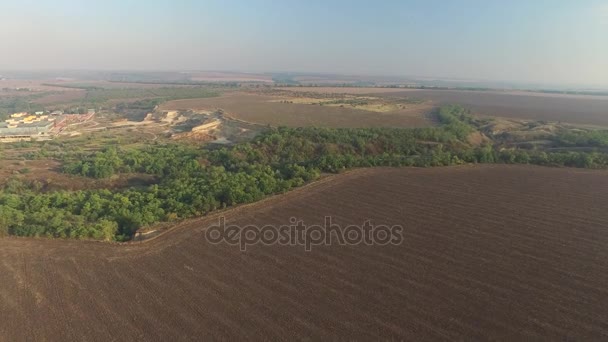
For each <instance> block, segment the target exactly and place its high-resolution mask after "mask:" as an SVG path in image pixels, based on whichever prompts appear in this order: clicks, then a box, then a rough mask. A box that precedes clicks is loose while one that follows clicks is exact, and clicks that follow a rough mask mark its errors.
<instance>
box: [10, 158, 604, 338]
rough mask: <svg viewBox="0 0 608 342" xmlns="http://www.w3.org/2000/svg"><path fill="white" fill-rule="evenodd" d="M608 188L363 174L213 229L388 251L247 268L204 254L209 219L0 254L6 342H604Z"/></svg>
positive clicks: (518, 173) (461, 173) (539, 171)
mask: <svg viewBox="0 0 608 342" xmlns="http://www.w3.org/2000/svg"><path fill="white" fill-rule="evenodd" d="M607 175H608V174H607V173H606V172H605V171H586V170H572V169H552V168H543V167H529V166H464V167H450V168H431V169H373V170H360V171H355V172H352V173H350V174H346V175H339V176H336V177H334V178H330V179H326V180H325V181H321V182H319V183H316V184H313V185H312V186H309V187H307V188H303V189H300V190H296V191H294V192H291V193H288V194H286V195H284V196H278V197H275V198H271V199H270V200H268V201H264V202H259V203H256V204H254V205H251V206H249V207H242V208H237V209H235V210H231V211H228V212H226V213H224V214H225V215H226V218H227V221H228V222H229V223H236V224H239V225H241V226H243V225H247V224H257V225H258V226H263V225H265V224H275V225H281V224H288V222H289V218H290V217H296V218H298V219H302V220H304V222H305V223H306V224H318V223H322V222H323V220H324V216H325V215H332V216H333V217H334V219H335V221H334V222H335V223H338V224H340V225H342V226H343V227H345V226H346V225H348V224H358V225H360V224H362V223H363V221H364V220H366V219H371V220H372V222H374V223H375V224H389V225H392V224H401V225H403V226H404V241H403V243H402V244H401V245H399V246H384V247H383V246H378V245H376V246H367V245H357V246H339V245H332V246H317V247H314V248H313V250H312V251H311V252H305V251H304V250H303V247H299V246H296V247H288V246H283V247H281V246H263V245H257V246H250V247H249V248H248V250H247V252H245V253H243V252H240V251H239V248H238V247H237V246H228V245H226V244H220V245H211V244H209V243H207V242H206V241H205V240H204V236H203V231H204V229H205V228H206V227H208V226H209V225H212V224H215V223H216V222H217V217H208V218H202V219H198V220H193V221H189V222H186V223H184V224H181V225H180V226H179V228H176V229H175V230H173V231H170V232H169V233H167V234H166V235H164V236H161V237H159V238H157V239H156V240H151V241H148V242H145V243H143V244H130V245H126V246H120V245H110V244H102V243H92V242H89V243H87V242H79V241H61V240H36V239H0V244H2V248H0V260H1V261H0V283H1V284H2V287H0V298H1V299H2V300H0V317H2V319H1V320H0V340H3V341H4V340H6V341H20V340H32V341H37V340H50V341H66V340H83V341H84V340H124V341H132V340H171V341H176V340H193V339H196V340H200V339H203V340H210V339H212V340H243V339H248V338H250V337H251V336H256V337H257V338H260V339H268V340H300V339H312V340H336V339H340V340H342V339H357V340H413V341H421V340H512V341H522V340H528V341H529V340H563V339H565V338H566V339H570V340H580V341H591V340H605V339H606V338H607V337H608V327H607V326H606V322H605V317H608V292H607V284H608V230H606V226H607V225H608V212H607V211H606V210H605V208H606V207H607V206H608V193H606V191H604V189H606V188H608V177H607ZM32 322H35V324H33V323H32Z"/></svg>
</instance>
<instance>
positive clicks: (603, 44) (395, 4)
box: [0, 0, 608, 86]
mask: <svg viewBox="0 0 608 342" xmlns="http://www.w3.org/2000/svg"><path fill="white" fill-rule="evenodd" d="M606 37H608V3H606V2H605V1H601V0H581V1H564V0H556V1H522V0H514V1H508V2H503V1H500V2H498V1H496V2H494V1H479V0H471V1H432V0H431V1H405V0H402V1H388V0H387V1H356V0H355V1H353V0H351V1H342V0H334V1H321V0H309V1H304V2H291V1H265V0H232V1H179V2H175V1H165V0H148V1H144V0H141V1H137V0H108V1H86V2H85V1H75V0H58V1H51V0H39V1H32V0H23V1H12V0H10V1H4V2H3V3H2V4H0V42H2V44H1V46H2V52H1V53H0V70H5V71H6V70H33V69H38V70H40V69H46V70H49V69H69V70H74V69H86V70H100V69H103V70H241V71H253V72H256V71H299V72H326V73H348V74H364V75H394V76H428V77H444V78H458V79H480V80H488V81H518V82H530V83H538V84H547V85H551V84H561V85H564V84H572V85H585V86H608V44H607V39H606Z"/></svg>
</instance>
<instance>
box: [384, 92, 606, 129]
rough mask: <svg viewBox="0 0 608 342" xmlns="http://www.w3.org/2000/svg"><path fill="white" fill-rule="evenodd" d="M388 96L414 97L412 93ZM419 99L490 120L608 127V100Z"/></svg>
mask: <svg viewBox="0 0 608 342" xmlns="http://www.w3.org/2000/svg"><path fill="white" fill-rule="evenodd" d="M387 94H389V95H390V96H399V95H404V96H412V94H411V92H410V91H406V92H403V93H395V92H390V93H387ZM415 97H417V98H422V99H426V100H431V101H434V102H436V103H438V104H448V103H454V104H460V105H463V106H465V107H467V108H470V109H471V110H473V112H475V113H477V114H482V115H488V116H498V117H505V118H514V119H531V120H545V121H563V122H569V123H575V124H587V125H602V126H608V97H598V96H590V97H586V96H573V95H563V96H556V95H553V94H547V95H546V96H543V95H542V94H538V93H530V94H525V95H524V94H521V93H519V94H517V93H516V94H513V93H498V92H489V91H488V92H476V91H444V90H421V91H416V92H415Z"/></svg>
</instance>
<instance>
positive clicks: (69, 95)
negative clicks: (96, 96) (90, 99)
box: [32, 90, 87, 105]
mask: <svg viewBox="0 0 608 342" xmlns="http://www.w3.org/2000/svg"><path fill="white" fill-rule="evenodd" d="M86 94H87V92H86V91H85V90H68V91H61V92H58V93H55V94H49V95H45V96H43V97H41V98H38V99H35V100H33V101H32V102H34V103H38V104H42V105H53V104H64V103H71V102H79V101H80V100H82V99H83V98H84V97H85V96H86Z"/></svg>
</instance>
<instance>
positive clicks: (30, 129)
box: [0, 110, 95, 142]
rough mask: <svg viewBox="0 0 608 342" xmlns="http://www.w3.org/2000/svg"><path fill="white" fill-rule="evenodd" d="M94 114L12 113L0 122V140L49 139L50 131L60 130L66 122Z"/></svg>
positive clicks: (83, 118)
mask: <svg viewBox="0 0 608 342" xmlns="http://www.w3.org/2000/svg"><path fill="white" fill-rule="evenodd" d="M94 114H95V112H94V111H93V110H90V111H89V112H88V113H87V114H82V115H79V114H66V115H64V114H63V112H62V111H53V112H51V113H45V112H36V113H35V114H33V115H32V114H29V113H26V112H21V113H14V114H12V115H11V116H10V118H8V119H6V120H5V121H4V122H0V142H11V141H23V140H32V139H37V140H44V139H50V135H51V133H53V132H60V131H61V130H63V129H64V128H65V126H66V125H67V124H70V123H77V122H84V121H86V120H89V119H90V118H91V117H92V116H93V115H94Z"/></svg>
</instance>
